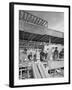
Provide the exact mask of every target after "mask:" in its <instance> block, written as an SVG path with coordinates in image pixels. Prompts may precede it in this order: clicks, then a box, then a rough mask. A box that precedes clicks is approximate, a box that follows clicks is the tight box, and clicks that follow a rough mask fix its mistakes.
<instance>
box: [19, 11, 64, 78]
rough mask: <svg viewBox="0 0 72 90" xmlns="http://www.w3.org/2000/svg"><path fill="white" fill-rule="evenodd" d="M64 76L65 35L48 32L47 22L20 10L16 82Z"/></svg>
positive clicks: (53, 31)
mask: <svg viewBox="0 0 72 90" xmlns="http://www.w3.org/2000/svg"><path fill="white" fill-rule="evenodd" d="M55 48H57V51H58V55H55V54H54V51H55ZM41 52H42V56H41ZM55 56H56V57H55ZM63 76H64V33H63V32H60V31H56V30H52V29H48V21H46V20H44V19H42V18H40V17H38V16H35V15H33V14H32V13H30V12H28V11H24V10H20V11H19V79H29V78H50V77H63Z"/></svg>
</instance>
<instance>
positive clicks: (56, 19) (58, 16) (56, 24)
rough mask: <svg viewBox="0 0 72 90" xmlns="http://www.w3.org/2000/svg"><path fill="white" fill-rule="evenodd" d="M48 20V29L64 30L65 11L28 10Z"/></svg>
mask: <svg viewBox="0 0 72 90" xmlns="http://www.w3.org/2000/svg"><path fill="white" fill-rule="evenodd" d="M28 12H29V13H31V14H33V15H35V16H38V17H40V18H42V19H44V20H46V21H48V29H52V30H56V31H61V32H64V13H63V12H52V11H51V12H50V11H49V12H45V11H28Z"/></svg>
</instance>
